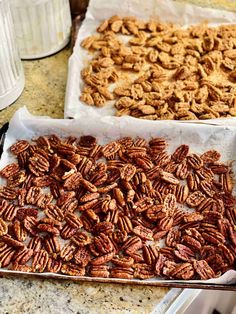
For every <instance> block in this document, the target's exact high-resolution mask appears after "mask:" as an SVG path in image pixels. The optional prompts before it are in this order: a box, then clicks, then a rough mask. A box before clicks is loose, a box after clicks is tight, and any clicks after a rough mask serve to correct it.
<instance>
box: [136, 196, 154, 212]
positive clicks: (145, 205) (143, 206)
mask: <svg viewBox="0 0 236 314" xmlns="http://www.w3.org/2000/svg"><path fill="white" fill-rule="evenodd" d="M152 205H153V200H152V199H151V198H150V197H144V198H142V199H141V200H139V201H137V202H135V203H134V205H133V208H134V209H135V211H136V213H141V212H144V211H146V210H148V209H149V208H150V207H151V206H152Z"/></svg>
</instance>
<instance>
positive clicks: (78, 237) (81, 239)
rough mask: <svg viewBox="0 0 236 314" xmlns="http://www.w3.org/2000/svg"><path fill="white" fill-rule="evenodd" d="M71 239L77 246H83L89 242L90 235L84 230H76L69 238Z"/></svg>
mask: <svg viewBox="0 0 236 314" xmlns="http://www.w3.org/2000/svg"><path fill="white" fill-rule="evenodd" d="M71 241H72V242H73V243H74V244H76V245H78V246H85V245H87V244H90V243H91V237H90V236H89V235H88V234H87V233H86V232H84V231H78V232H76V234H75V235H74V236H73V237H72V238H71Z"/></svg>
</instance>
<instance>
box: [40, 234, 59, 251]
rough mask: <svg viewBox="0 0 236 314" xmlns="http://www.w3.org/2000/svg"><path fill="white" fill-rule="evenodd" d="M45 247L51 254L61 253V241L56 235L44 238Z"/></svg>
mask: <svg viewBox="0 0 236 314" xmlns="http://www.w3.org/2000/svg"><path fill="white" fill-rule="evenodd" d="M44 246H45V249H46V251H47V252H48V253H49V254H55V253H58V252H59V251H60V244H59V239H58V237H57V236H56V235H53V236H46V237H45V238H44Z"/></svg>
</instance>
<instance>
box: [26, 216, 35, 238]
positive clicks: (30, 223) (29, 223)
mask: <svg viewBox="0 0 236 314" xmlns="http://www.w3.org/2000/svg"><path fill="white" fill-rule="evenodd" d="M37 224H38V221H37V219H36V218H35V217H33V216H27V217H25V218H24V220H23V226H24V227H25V229H26V230H27V231H29V233H30V234H32V235H34V236H36V235H37V230H36V227H37Z"/></svg>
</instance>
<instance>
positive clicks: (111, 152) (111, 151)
mask: <svg viewBox="0 0 236 314" xmlns="http://www.w3.org/2000/svg"><path fill="white" fill-rule="evenodd" d="M119 149H120V144H119V143H118V142H110V143H108V144H106V145H105V146H103V149H102V153H103V156H104V157H106V158H107V159H113V157H114V156H115V154H116V153H117V152H118V150H119Z"/></svg>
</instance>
